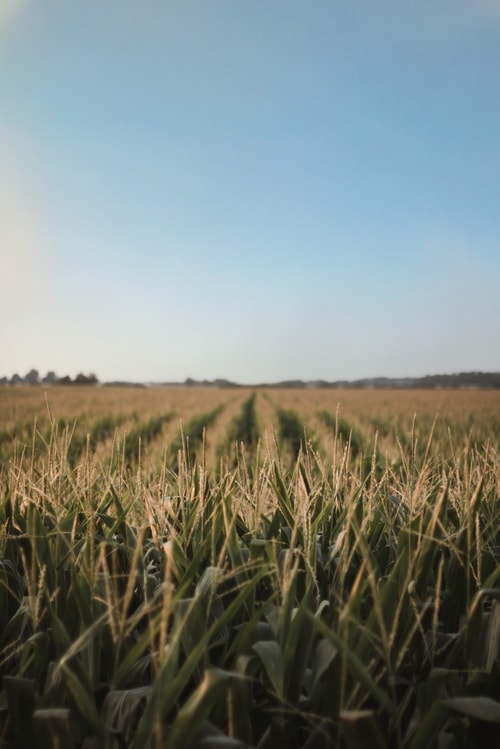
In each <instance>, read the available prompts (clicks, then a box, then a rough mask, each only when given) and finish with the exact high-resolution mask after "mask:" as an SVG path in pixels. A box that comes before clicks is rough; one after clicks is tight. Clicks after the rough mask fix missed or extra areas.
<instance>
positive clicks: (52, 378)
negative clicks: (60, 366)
mask: <svg viewBox="0 0 500 749" xmlns="http://www.w3.org/2000/svg"><path fill="white" fill-rule="evenodd" d="M98 382H99V380H98V379H97V376H96V375H95V374H94V373H91V374H83V373H82V372H80V373H78V374H77V375H76V377H75V378H74V379H73V380H72V379H71V377H70V376H69V375H64V377H58V375H56V373H55V372H52V371H50V372H47V374H46V375H45V377H41V376H40V373H39V371H38V370H37V369H30V371H29V372H27V373H26V374H25V375H24V377H21V375H18V374H17V373H16V374H13V375H12V377H10V378H9V377H0V385H97V384H98Z"/></svg>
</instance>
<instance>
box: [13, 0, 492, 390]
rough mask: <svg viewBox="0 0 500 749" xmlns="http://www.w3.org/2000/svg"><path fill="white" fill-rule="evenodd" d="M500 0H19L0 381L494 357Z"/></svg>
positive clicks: (423, 370) (359, 373) (273, 371)
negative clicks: (35, 374) (34, 375)
mask: <svg viewBox="0 0 500 749" xmlns="http://www.w3.org/2000/svg"><path fill="white" fill-rule="evenodd" d="M499 123H500V0H489V1H488V0H482V1H478V0H470V1H468V0H432V1H430V0H429V1H428V0H421V1H420V2H411V1H410V0H408V2H400V1H398V2H396V0H380V1H379V2H373V1H371V0H359V2H353V1H352V0H350V1H348V0H338V1H336V0H329V1H327V0H311V2H307V3H306V2H304V1H303V0H286V1H284V0H283V1H282V0H210V2H208V0H196V1H193V2H191V1H190V0H177V1H173V0H161V1H160V0H144V1H143V2H140V3H139V2H137V0H106V2H105V3H98V2H89V1H88V0H85V1H84V0H76V1H72V2H68V0H44V2H43V3H41V2H38V1H37V0H2V2H1V3H0V263H1V266H0V267H1V276H2V287H3V288H2V294H1V298H0V313H1V315H2V324H1V326H0V375H2V374H6V375H11V374H12V373H13V372H19V373H20V374H25V373H26V372H27V371H28V370H29V369H30V368H31V367H36V368H37V369H39V370H40V372H41V373H42V374H44V373H45V372H46V371H47V370H49V369H53V370H55V371H56V372H57V373H58V374H60V375H62V374H67V373H69V374H71V375H75V374H76V373H77V372H80V371H83V372H91V371H93V372H96V373H97V375H98V376H99V378H100V379H101V380H109V379H131V380H141V381H171V380H183V379H185V378H186V377H188V376H189V377H194V378H199V379H202V378H208V379H213V378H216V377H227V378H229V379H233V380H237V381H240V382H247V383H257V382H261V381H277V380H281V379H288V378H303V379H317V378H323V379H328V380H336V379H354V378H358V377H365V376H377V375H387V376H411V375H424V374H433V373H439V372H457V371H469V370H489V371H499V370H500V294H499V293H498V288H499V282H500V208H499V205H500V202H499V201H500V126H499Z"/></svg>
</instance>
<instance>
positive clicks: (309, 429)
mask: <svg viewBox="0 0 500 749" xmlns="http://www.w3.org/2000/svg"><path fill="white" fill-rule="evenodd" d="M54 424H56V425H57V426H58V429H59V432H62V431H63V430H64V429H68V430H69V437H70V454H71V456H72V459H73V460H75V459H76V458H77V457H78V456H80V455H82V454H83V452H84V451H85V450H86V449H87V442H88V443H89V445H90V448H91V450H92V452H96V453H97V454H98V455H99V456H100V457H102V458H104V457H105V456H106V454H108V453H110V451H111V450H120V449H122V450H123V448H124V447H125V450H126V454H127V459H128V461H129V462H130V460H132V459H135V458H137V453H138V450H139V439H140V451H141V453H142V454H143V457H144V458H145V459H148V460H150V461H152V462H153V464H154V465H156V466H157V465H158V462H159V461H161V459H162V458H163V457H165V452H166V453H167V454H169V456H170V458H171V459H172V460H174V459H175V458H176V452H177V450H178V449H179V446H180V445H181V444H182V436H184V440H186V438H187V439H190V440H191V446H192V447H193V442H194V443H199V441H200V437H202V436H203V433H204V444H205V451H204V459H205V461H206V462H208V463H209V464H211V466H212V467H214V466H215V462H216V461H218V460H220V458H221V457H223V456H224V455H225V454H227V455H229V456H232V457H234V452H235V449H236V445H237V444H238V443H243V444H244V446H245V448H246V451H247V454H252V453H253V452H254V451H255V448H256V446H257V443H260V451H261V453H262V454H265V453H268V452H269V451H271V452H274V451H275V450H276V448H278V449H279V450H282V451H283V452H284V454H285V455H288V456H289V455H290V454H291V455H292V456H295V455H296V454H297V451H298V447H299V446H300V444H301V443H302V444H304V443H305V442H306V441H309V442H310V444H311V445H313V446H314V447H315V448H316V449H317V450H318V451H319V452H320V454H321V455H322V456H323V457H324V458H325V459H326V458H328V457H331V456H332V450H333V449H334V447H335V445H336V442H338V440H337V441H336V440H335V436H337V438H338V437H339V436H340V437H341V438H342V439H343V441H344V443H347V442H350V446H351V454H352V457H357V456H359V455H361V454H363V455H364V457H365V458H366V457H367V456H370V457H371V454H372V453H373V448H374V446H375V439H376V441H377V451H378V453H379V454H380V455H381V456H382V457H387V458H388V460H389V461H390V462H391V461H395V460H397V458H398V456H399V455H400V452H401V448H402V446H404V445H406V444H407V442H408V440H409V439H410V438H413V439H417V438H418V439H419V441H420V442H422V441H427V440H428V438H429V436H430V435H431V432H433V438H432V450H439V451H444V452H446V453H449V451H450V449H452V448H453V447H454V448H455V449H458V448H459V447H460V446H461V444H465V443H466V442H467V441H469V440H471V441H472V442H474V443H476V444H484V443H486V442H487V441H490V442H491V441H493V443H494V442H495V440H496V441H498V439H499V437H500V393H499V391H495V390H376V389H367V390H350V389H346V390H340V389H339V390H337V389H336V390H315V389H310V390H308V389H306V390H293V389H291V390H275V389H269V390H256V391H252V390H251V389H248V390H247V389H234V390H226V389H220V390H219V389H214V388H206V389H203V388H163V387H151V388H112V387H71V388H68V387H57V386H54V387H50V388H46V389H44V388H42V387H18V388H1V389H0V457H2V456H3V458H4V459H5V458H6V457H7V456H8V455H9V454H10V452H11V450H12V448H13V444H14V440H15V439H17V440H18V442H19V444H26V445H28V444H30V443H32V442H33V435H34V433H35V432H36V433H38V435H39V437H41V438H44V439H46V440H47V439H48V436H49V433H50V432H51V431H52V428H53V426H54ZM412 434H413V437H411V435H412ZM38 441H40V439H39V440H38ZM127 441H128V447H127ZM337 446H338V445H337Z"/></svg>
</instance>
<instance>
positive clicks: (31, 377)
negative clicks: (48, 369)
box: [24, 369, 40, 385]
mask: <svg viewBox="0 0 500 749" xmlns="http://www.w3.org/2000/svg"><path fill="white" fill-rule="evenodd" d="M24 381H25V382H26V383H27V384H28V385H38V383H39V382H40V375H39V374H38V369H30V371H29V372H28V374H27V375H26V377H25V378H24Z"/></svg>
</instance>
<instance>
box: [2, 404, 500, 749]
mask: <svg viewBox="0 0 500 749" xmlns="http://www.w3.org/2000/svg"><path fill="white" fill-rule="evenodd" d="M253 408H254V401H253V400H252V399H251V398H249V399H248V401H247V402H246V403H245V404H244V407H243V408H242V411H241V420H242V421H243V415H244V414H245V413H246V414H247V417H248V418H247V419H246V421H247V425H248V424H250V425H251V424H252V420H253V417H252V416H251V411H252V409H253ZM219 412H220V409H215V410H213V411H211V412H208V413H204V414H202V415H201V416H200V417H198V418H197V419H196V420H192V421H190V422H189V423H188V424H187V426H186V427H185V428H184V431H183V435H182V436H181V437H180V438H179V441H178V442H177V443H176V444H175V445H174V447H175V449H176V452H175V453H174V455H177V456H178V459H177V462H176V464H175V465H174V466H172V467H171V470H168V471H166V470H162V471H161V472H159V473H156V472H155V469H154V468H153V467H152V465H151V464H149V463H148V462H147V461H138V462H137V463H134V465H135V466H136V468H137V470H136V471H129V470H127V466H126V464H125V463H124V462H123V460H122V461H120V460H116V459H115V456H110V460H109V466H106V467H103V466H102V464H101V463H99V462H97V461H96V460H95V456H94V455H93V453H92V450H91V445H92V444H93V443H91V441H90V440H91V439H95V440H96V443H97V441H98V440H102V439H105V438H107V437H106V435H109V434H110V430H111V424H108V423H107V422H106V421H105V420H104V419H103V420H101V421H100V422H96V424H95V425H94V428H93V431H92V432H89V435H91V436H89V437H88V438H87V441H86V445H87V447H86V449H85V451H84V452H81V451H80V453H79V458H78V459H77V458H76V457H75V460H74V462H72V461H69V460H68V457H67V456H68V445H70V444H71V440H70V435H69V434H68V430H67V429H66V428H64V429H61V428H60V426H59V425H58V424H57V423H54V424H53V432H52V433H51V434H50V435H46V438H45V439H44V440H41V439H40V441H39V442H38V443H37V445H36V449H34V448H33V450H32V451H31V452H29V451H24V452H16V451H13V452H12V457H11V461H10V464H9V466H4V467H2V468H0V529H1V531H0V676H1V679H2V681H1V687H0V689H1V691H0V746H1V747H2V748H3V747H5V749H7V748H8V747H24V746H30V747H34V749H46V748H47V749H48V748H49V747H56V746H65V747H66V746H67V747H70V748H71V747H73V748H74V749H88V747H91V746H95V747H100V748H102V749H121V747H132V749H143V747H147V748H151V749H155V748H156V747H160V746H168V747H172V748H174V749H175V748H177V747H178V748H179V749H181V748H182V749H183V748H184V747H186V748H187V749H189V748H192V749H195V747H202V746H205V747H207V746H208V747H223V746H224V747H234V748H235V749H236V748H237V747H240V748H242V747H247V748H249V747H259V749H265V748H266V747H274V746H287V747H291V748H292V749H302V747H304V749H314V747H325V748H327V749H337V748H338V749H351V747H353V748H355V747H358V746H367V745H369V746H375V747H379V748H380V749H418V747H425V749H427V747H431V746H450V747H474V746H477V745H480V742H483V741H484V742H485V746H486V745H488V742H489V745H495V744H494V742H495V737H497V736H498V725H499V722H500V567H499V564H498V563H499V559H500V531H499V526H498V517H499V511H500V496H499V493H498V476H499V472H500V457H499V455H498V452H497V451H496V450H494V449H492V448H491V447H486V446H485V447H484V448H481V449H478V448H476V447H475V446H473V445H471V444H464V445H463V447H462V450H461V451H460V452H457V454H456V459H455V460H454V462H452V463H450V461H449V459H448V458H446V459H445V458H444V457H442V456H440V455H439V454H433V455H432V456H431V454H430V448H429V449H424V450H423V451H422V452H419V451H418V450H416V449H415V440H414V439H413V438H409V439H408V443H407V445H408V447H407V450H406V452H405V450H404V448H402V455H401V462H400V464H398V468H397V470H396V469H394V468H392V469H391V470H389V469H388V470H386V471H385V472H383V473H381V474H376V475H374V476H370V477H368V478H367V479H366V480H365V479H364V478H363V477H362V476H360V473H359V471H358V470H356V469H355V467H354V465H353V463H351V462H350V461H347V460H346V459H345V450H344V448H345V446H346V444H348V443H349V441H350V444H351V449H352V446H353V435H354V432H353V430H351V429H350V428H349V431H348V432H347V426H345V425H341V426H342V428H341V427H340V426H339V425H338V421H337V422H336V427H335V428H336V438H337V440H338V444H339V446H340V447H342V449H341V450H339V451H338V455H339V456H342V457H341V458H339V460H338V462H336V463H333V464H324V463H323V462H322V461H321V459H320V457H319V455H318V453H317V451H315V450H313V449H312V448H311V447H310V445H309V444H308V443H306V441H305V440H304V436H303V435H304V430H303V425H302V424H301V423H300V420H299V419H298V417H297V415H296V414H295V413H294V412H291V411H281V412H280V427H279V429H280V431H279V439H280V440H281V441H282V443H283V444H285V445H286V444H289V447H290V449H292V450H293V451H294V453H295V455H296V457H295V460H294V461H293V462H292V463H291V465H290V467H289V468H288V467H283V466H284V465H285V463H284V462H282V461H280V460H275V459H273V457H272V456H271V455H270V454H269V455H267V456H266V457H265V458H264V459H263V461H262V463H261V464H260V466H259V470H258V473H256V474H255V475H253V476H250V477H248V476H246V477H245V474H244V473H242V472H241V471H236V470H235V471H233V472H227V473H225V474H224V475H221V476H220V475H218V474H217V473H216V472H214V471H213V470H212V469H211V468H210V467H209V466H208V467H207V466H206V465H205V463H204V456H203V455H201V456H199V448H200V447H202V446H203V439H204V434H205V430H206V429H209V428H210V426H211V425H213V424H214V422H215V420H216V418H217V415H218V414H219ZM168 418H169V415H164V416H160V417H159V418H158V419H157V420H154V421H153V420H150V421H146V422H145V423H144V424H143V425H142V426H141V427H140V429H139V428H138V429H137V431H136V432H132V437H131V436H130V434H131V433H129V435H128V437H127V438H126V442H125V448H124V449H125V451H126V455H127V457H128V458H129V459H130V460H131V461H135V460H136V458H137V456H138V454H139V436H138V435H139V434H140V444H141V446H142V445H143V444H145V443H147V441H148V439H150V440H153V439H154V438H155V435H156V436H158V435H159V434H161V430H162V427H163V424H165V423H166V422H167V421H168ZM237 425H238V422H237V421H235V422H233V424H232V425H231V426H230V432H231V433H234V432H232V431H231V430H236V429H237ZM299 434H300V436H299ZM136 435H137V436H136ZM252 439H254V438H252ZM294 440H297V441H294ZM427 444H430V443H429V442H428V443H427ZM363 445H364V441H363V444H362V445H361V446H360V449H362V447H363ZM117 449H118V448H117ZM127 450H128V451H129V452H127ZM199 457H201V460H199Z"/></svg>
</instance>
